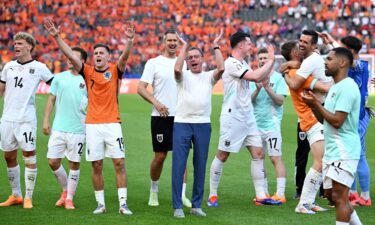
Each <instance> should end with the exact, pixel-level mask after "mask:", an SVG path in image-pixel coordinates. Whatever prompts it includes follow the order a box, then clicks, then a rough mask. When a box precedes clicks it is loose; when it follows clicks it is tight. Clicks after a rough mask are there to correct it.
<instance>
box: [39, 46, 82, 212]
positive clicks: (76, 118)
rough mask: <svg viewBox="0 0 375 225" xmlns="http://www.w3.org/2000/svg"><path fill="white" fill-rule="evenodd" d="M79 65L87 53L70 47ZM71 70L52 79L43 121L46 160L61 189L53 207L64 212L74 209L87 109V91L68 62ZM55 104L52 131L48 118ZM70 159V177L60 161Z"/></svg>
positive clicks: (80, 78) (78, 48)
mask: <svg viewBox="0 0 375 225" xmlns="http://www.w3.org/2000/svg"><path fill="white" fill-rule="evenodd" d="M72 51H73V54H75V55H76V56H77V57H78V58H79V59H80V60H81V62H82V63H85V62H86V60H87V52H86V51H85V50H83V49H82V48H80V47H73V48H72ZM67 65H68V67H69V68H70V70H68V71H65V72H63V73H60V74H58V75H57V76H55V79H54V80H53V82H52V85H51V89H50V96H49V98H48V102H47V105H46V109H45V113H44V122H43V133H44V134H45V135H50V134H51V137H50V139H49V142H48V152H47V158H48V163H49V166H50V167H51V169H52V171H53V173H54V175H55V177H56V179H57V182H58V183H59V184H60V186H61V187H62V189H63V192H62V194H61V197H60V199H59V200H58V201H57V202H56V206H59V207H60V206H65V209H75V207H74V204H73V196H74V194H75V192H76V189H77V185H78V181H79V174H80V171H79V166H80V162H81V155H82V152H83V145H84V144H85V127H84V122H85V117H86V106H87V90H86V85H85V81H84V79H83V77H82V76H80V75H79V73H78V72H79V71H77V70H75V69H74V67H73V65H72V63H71V62H70V61H69V60H67ZM55 105H56V112H55V118H54V121H53V126H52V132H51V128H50V123H49V120H50V116H51V113H52V110H53V107H54V106H55ZM65 156H66V157H67V159H68V160H69V168H70V171H69V177H68V176H67V175H66V172H65V169H64V167H63V166H62V165H61V159H62V158H64V157H65Z"/></svg>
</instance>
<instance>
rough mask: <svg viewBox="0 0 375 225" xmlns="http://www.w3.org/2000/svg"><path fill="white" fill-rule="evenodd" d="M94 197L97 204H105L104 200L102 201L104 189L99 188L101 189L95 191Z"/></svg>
mask: <svg viewBox="0 0 375 225" xmlns="http://www.w3.org/2000/svg"><path fill="white" fill-rule="evenodd" d="M95 199H96V202H97V203H98V205H99V204H100V205H104V206H105V202H104V190H101V191H95Z"/></svg>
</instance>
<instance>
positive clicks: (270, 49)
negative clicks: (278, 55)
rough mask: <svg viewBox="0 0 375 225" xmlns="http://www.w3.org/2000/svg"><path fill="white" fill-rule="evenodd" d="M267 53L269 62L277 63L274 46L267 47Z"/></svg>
mask: <svg viewBox="0 0 375 225" xmlns="http://www.w3.org/2000/svg"><path fill="white" fill-rule="evenodd" d="M267 51H268V60H272V61H275V48H274V47H273V45H271V44H270V45H268V46H267Z"/></svg>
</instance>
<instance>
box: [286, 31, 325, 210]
mask: <svg viewBox="0 0 375 225" xmlns="http://www.w3.org/2000/svg"><path fill="white" fill-rule="evenodd" d="M317 42H318V33H316V32H315V31H313V30H303V31H302V34H301V37H300V39H299V41H298V47H299V54H300V55H301V56H302V57H303V61H302V64H301V66H300V67H299V69H298V70H297V71H296V74H297V76H293V77H292V78H290V82H287V83H288V86H289V87H290V88H292V89H294V90H298V89H299V88H300V87H301V86H302V84H303V83H304V82H305V81H306V79H307V77H309V76H310V75H312V76H313V77H314V78H317V79H318V80H319V81H321V82H324V83H327V85H328V84H331V83H332V79H331V78H330V77H327V76H326V75H325V72H324V60H323V58H322V57H321V56H320V55H319V54H318V53H316V52H315V49H316V45H317ZM286 64H287V65H289V64H290V62H288V63H286ZM293 68H295V67H293ZM317 94H318V96H319V97H320V99H321V101H322V102H324V98H325V96H324V94H322V93H317ZM307 139H308V141H309V143H310V148H311V152H312V155H313V164H312V167H311V168H310V170H309V172H308V173H307V175H306V178H305V181H304V185H303V189H302V193H301V197H300V201H299V203H298V205H297V207H296V210H295V211H296V212H297V213H309V214H313V211H326V209H323V208H322V207H320V206H318V205H317V204H315V196H316V194H317V192H318V191H319V188H320V184H321V183H322V173H321V171H322V157H323V153H324V136H323V125H322V124H321V123H315V124H314V126H312V127H311V128H310V129H309V130H308V132H307Z"/></svg>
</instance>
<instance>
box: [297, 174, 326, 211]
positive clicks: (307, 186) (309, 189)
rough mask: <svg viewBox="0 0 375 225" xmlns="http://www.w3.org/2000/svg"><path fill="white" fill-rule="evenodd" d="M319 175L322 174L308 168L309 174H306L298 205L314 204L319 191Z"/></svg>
mask: <svg viewBox="0 0 375 225" xmlns="http://www.w3.org/2000/svg"><path fill="white" fill-rule="evenodd" d="M321 175H322V174H321V173H319V172H318V171H316V170H314V169H313V168H310V170H309V172H308V173H307V174H306V178H305V181H304V182H303V188H302V193H301V198H300V200H299V202H300V204H305V203H313V202H315V196H316V193H318V190H319V187H318V184H317V183H318V182H319V176H321ZM316 187H318V188H316Z"/></svg>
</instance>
